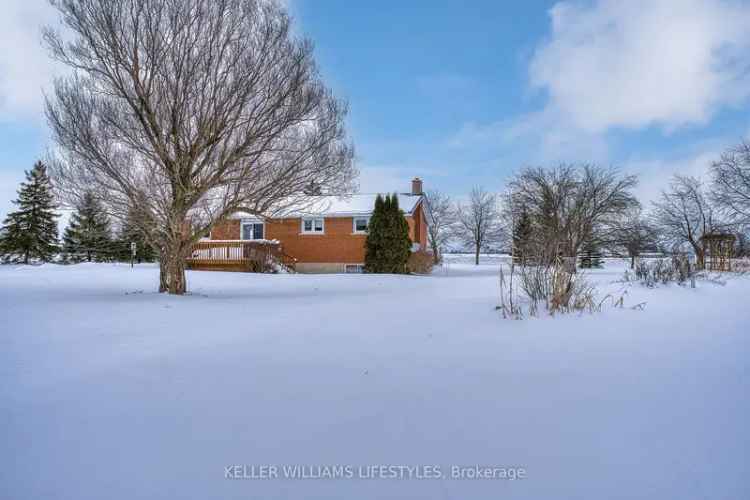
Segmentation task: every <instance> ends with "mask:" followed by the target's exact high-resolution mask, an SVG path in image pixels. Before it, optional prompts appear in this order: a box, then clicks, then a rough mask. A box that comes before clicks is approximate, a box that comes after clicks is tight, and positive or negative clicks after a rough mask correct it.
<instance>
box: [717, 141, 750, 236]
mask: <svg viewBox="0 0 750 500" xmlns="http://www.w3.org/2000/svg"><path fill="white" fill-rule="evenodd" d="M711 174H712V177H713V190H712V191H713V192H712V195H713V196H712V197H713V200H714V202H715V204H716V206H717V208H719V209H720V210H721V211H722V214H723V215H725V216H726V217H727V219H728V220H730V221H732V222H735V223H737V224H738V225H742V226H744V227H745V228H747V227H750V144H748V143H747V142H743V143H742V144H740V145H739V146H736V147H734V148H732V149H730V150H729V151H726V152H725V153H724V154H722V155H721V159H720V160H719V161H716V162H714V163H713V164H712V165H711Z"/></svg>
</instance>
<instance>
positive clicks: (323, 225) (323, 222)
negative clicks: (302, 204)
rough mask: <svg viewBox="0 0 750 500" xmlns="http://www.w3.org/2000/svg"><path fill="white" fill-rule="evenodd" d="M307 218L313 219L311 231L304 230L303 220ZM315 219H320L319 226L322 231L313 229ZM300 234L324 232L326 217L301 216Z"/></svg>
mask: <svg viewBox="0 0 750 500" xmlns="http://www.w3.org/2000/svg"><path fill="white" fill-rule="evenodd" d="M308 220H311V221H313V223H312V227H313V229H312V231H305V221H308ZM316 220H320V221H322V224H321V226H322V228H323V229H322V231H316V230H315V221H316ZM300 234H326V219H325V217H302V219H300Z"/></svg>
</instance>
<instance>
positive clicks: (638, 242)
mask: <svg viewBox="0 0 750 500" xmlns="http://www.w3.org/2000/svg"><path fill="white" fill-rule="evenodd" d="M605 239H606V241H605V245H606V246H608V247H610V248H612V249H614V250H620V249H624V250H625V251H626V252H627V255H628V257H630V268H631V269H635V260H636V258H638V256H639V255H640V254H641V252H642V251H643V250H644V248H646V247H649V246H654V245H655V244H656V240H657V238H656V230H655V229H654V227H653V225H652V224H651V222H650V221H649V220H648V218H646V217H645V216H644V215H643V211H642V209H641V207H640V206H636V207H632V208H630V209H628V210H626V211H625V212H624V213H623V215H622V216H621V217H620V218H618V219H616V220H615V221H614V222H613V223H612V224H611V226H610V227H609V231H608V233H607V236H606V237H605Z"/></svg>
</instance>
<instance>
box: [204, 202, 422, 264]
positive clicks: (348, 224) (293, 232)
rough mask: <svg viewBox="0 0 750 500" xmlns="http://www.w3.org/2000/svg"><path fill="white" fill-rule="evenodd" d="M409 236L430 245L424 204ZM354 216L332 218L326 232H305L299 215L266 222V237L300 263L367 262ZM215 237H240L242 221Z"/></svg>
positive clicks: (220, 228)
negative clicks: (275, 241)
mask: <svg viewBox="0 0 750 500" xmlns="http://www.w3.org/2000/svg"><path fill="white" fill-rule="evenodd" d="M406 221H407V223H408V224H409V238H411V240H412V241H413V242H415V243H419V244H420V245H422V247H423V248H426V246H427V223H426V221H425V216H424V211H423V210H422V204H421V203H420V205H419V207H418V208H417V211H416V213H415V214H414V217H407V218H406ZM353 223H354V221H353V220H352V218H351V217H328V218H326V219H325V230H324V234H302V227H301V224H302V222H301V220H300V219H299V218H290V219H274V220H270V221H266V227H265V237H266V239H269V240H273V239H275V240H279V241H280V242H281V248H282V250H283V251H284V252H285V253H287V254H289V255H291V256H292V257H295V258H296V259H297V260H298V261H299V262H309V263H342V264H360V263H363V262H364V261H365V238H366V236H365V235H364V234H353V232H354V227H353ZM211 239H213V240H238V239H240V221H239V220H238V219H234V220H227V221H224V222H221V223H219V224H217V225H216V226H214V228H213V229H212V230H211Z"/></svg>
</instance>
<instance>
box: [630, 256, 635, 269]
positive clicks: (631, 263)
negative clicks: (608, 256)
mask: <svg viewBox="0 0 750 500" xmlns="http://www.w3.org/2000/svg"><path fill="white" fill-rule="evenodd" d="M630 269H635V254H632V255H631V256H630Z"/></svg>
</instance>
